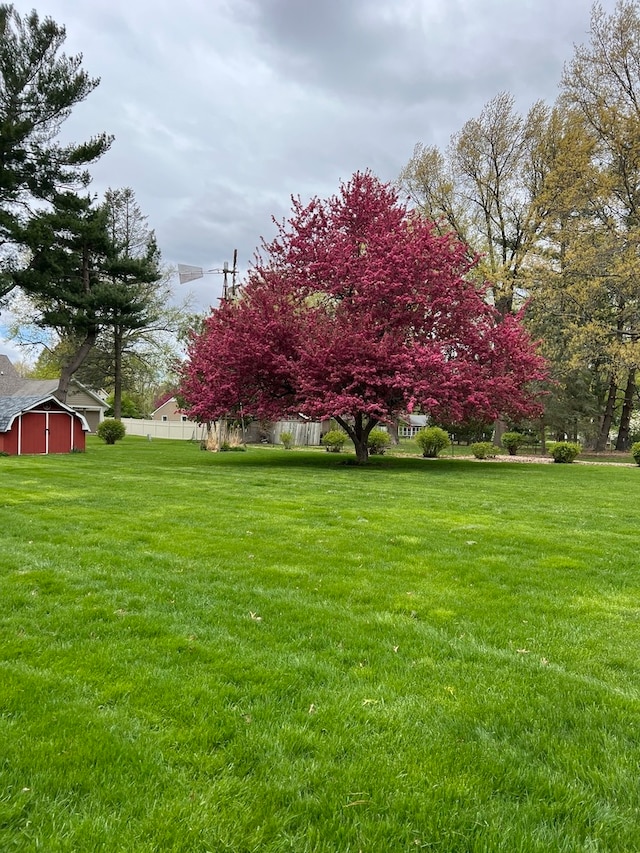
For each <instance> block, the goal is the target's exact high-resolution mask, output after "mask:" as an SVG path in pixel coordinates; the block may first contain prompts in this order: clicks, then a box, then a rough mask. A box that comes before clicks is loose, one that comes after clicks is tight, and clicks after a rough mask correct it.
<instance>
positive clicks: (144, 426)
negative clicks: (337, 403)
mask: <svg viewBox="0 0 640 853" xmlns="http://www.w3.org/2000/svg"><path fill="white" fill-rule="evenodd" d="M122 423H123V424H124V426H125V427H126V430H127V435H142V436H145V437H146V438H149V439H153V438H176V439H182V441H202V440H203V439H204V438H206V434H207V429H206V427H205V425H204V424H197V423H195V421H152V420H143V419H141V418H122ZM283 432H290V433H291V434H292V435H293V444H294V445H296V446H297V447H308V446H310V445H318V444H320V424H319V423H318V422H316V421H305V422H303V423H302V422H300V421H278V422H277V423H275V424H273V425H272V427H271V434H270V436H269V437H270V439H271V442H272V444H280V435H281V434H282V433H283Z"/></svg>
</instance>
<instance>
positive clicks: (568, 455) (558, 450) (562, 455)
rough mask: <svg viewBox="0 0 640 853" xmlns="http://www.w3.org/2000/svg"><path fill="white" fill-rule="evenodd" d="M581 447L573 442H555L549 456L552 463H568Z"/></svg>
mask: <svg viewBox="0 0 640 853" xmlns="http://www.w3.org/2000/svg"><path fill="white" fill-rule="evenodd" d="M581 450H582V447H581V446H580V445H579V444H577V443H576V442H575V441H557V442H556V443H555V444H554V446H553V450H552V451H551V455H552V456H553V461H554V462H564V463H570V462H573V461H574V459H575V458H576V457H577V456H578V454H579V453H580V451H581Z"/></svg>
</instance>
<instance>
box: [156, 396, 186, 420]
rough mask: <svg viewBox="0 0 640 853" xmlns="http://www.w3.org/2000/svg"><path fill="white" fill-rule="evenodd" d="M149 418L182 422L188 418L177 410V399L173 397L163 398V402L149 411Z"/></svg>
mask: <svg viewBox="0 0 640 853" xmlns="http://www.w3.org/2000/svg"><path fill="white" fill-rule="evenodd" d="M151 420H152V421H165V422H166V421H170V422H174V423H175V422H176V421H177V422H180V421H182V423H183V424H186V423H188V422H189V418H188V417H187V416H186V415H184V414H183V413H182V412H179V411H178V401H177V400H176V398H175V397H170V398H169V399H168V400H165V401H164V403H162V404H161V405H159V406H158V408H157V409H154V410H153V412H151Z"/></svg>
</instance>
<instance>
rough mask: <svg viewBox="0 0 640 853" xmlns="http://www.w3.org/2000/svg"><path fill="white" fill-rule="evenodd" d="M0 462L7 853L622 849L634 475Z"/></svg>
mask: <svg viewBox="0 0 640 853" xmlns="http://www.w3.org/2000/svg"><path fill="white" fill-rule="evenodd" d="M346 458H348V457H347V455H346V454H341V455H337V454H329V453H324V452H318V451H301V450H295V451H292V452H286V451H284V450H278V449H269V448H252V449H250V450H249V451H248V452H246V453H226V454H217V455H213V454H207V453H203V452H201V451H200V450H199V449H198V446H197V445H196V444H191V443H187V442H184V443H183V442H177V441H174V442H163V441H157V440H156V441H153V442H147V441H144V440H142V439H135V438H131V437H130V438H127V439H125V440H124V441H123V442H122V443H119V444H117V445H115V446H113V447H107V446H105V445H102V444H98V443H97V442H96V441H93V440H91V441H90V443H89V447H88V450H87V453H86V454H82V455H80V454H71V455H68V456H58V457H54V456H51V457H48V458H47V457H22V458H16V457H12V458H4V459H0V484H1V491H0V605H1V606H0V619H1V624H0V643H1V647H0V850H2V851H3V853H5V851H6V853H10V851H44V853H57V851H65V853H85V851H91V853H93V851H104V853H111V851H131V853H150V851H159V852H160V853H165V851H198V853H205V851H211V853H220V851H232V853H249V851H256V853H258V851H259V853H263V851H264V853H275V851H290V853H311V851H314V853H315V851H318V853H319V851H323V853H336V851H339V853H347V852H348V853H352V852H353V853H358V851H362V853H386V851H414V850H420V849H424V850H431V851H459V853H467V851H474V853H476V852H477V853H487V851H505V852H506V851H508V853H516V851H527V853H528V851H540V853H543V851H544V853H549V851H621V853H623V851H624V853H629V851H636V850H640V786H639V782H638V780H639V778H640V609H639V601H640V552H639V549H638V530H639V529H640V500H639V498H640V470H639V469H637V468H627V467H622V466H595V465H590V466H586V465H585V466H580V465H528V464H522V463H520V464H509V463H500V464H493V463H477V462H471V461H464V460H460V459H450V458H443V459H442V460H436V461H432V460H422V459H420V458H418V457H414V458H411V457H406V456H405V457H397V458H390V457H382V458H376V459H374V461H373V462H372V463H371V464H370V465H369V466H367V467H366V468H357V467H355V466H351V465H345V464H344V462H345V459H346Z"/></svg>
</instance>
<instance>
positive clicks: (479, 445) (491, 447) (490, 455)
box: [471, 441, 498, 459]
mask: <svg viewBox="0 0 640 853" xmlns="http://www.w3.org/2000/svg"><path fill="white" fill-rule="evenodd" d="M471 452H472V453H473V455H474V456H475V457H476V459H495V457H496V456H497V455H498V448H497V447H496V446H495V444H492V443H491V442H490V441H476V443H475V444H472V445H471Z"/></svg>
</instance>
